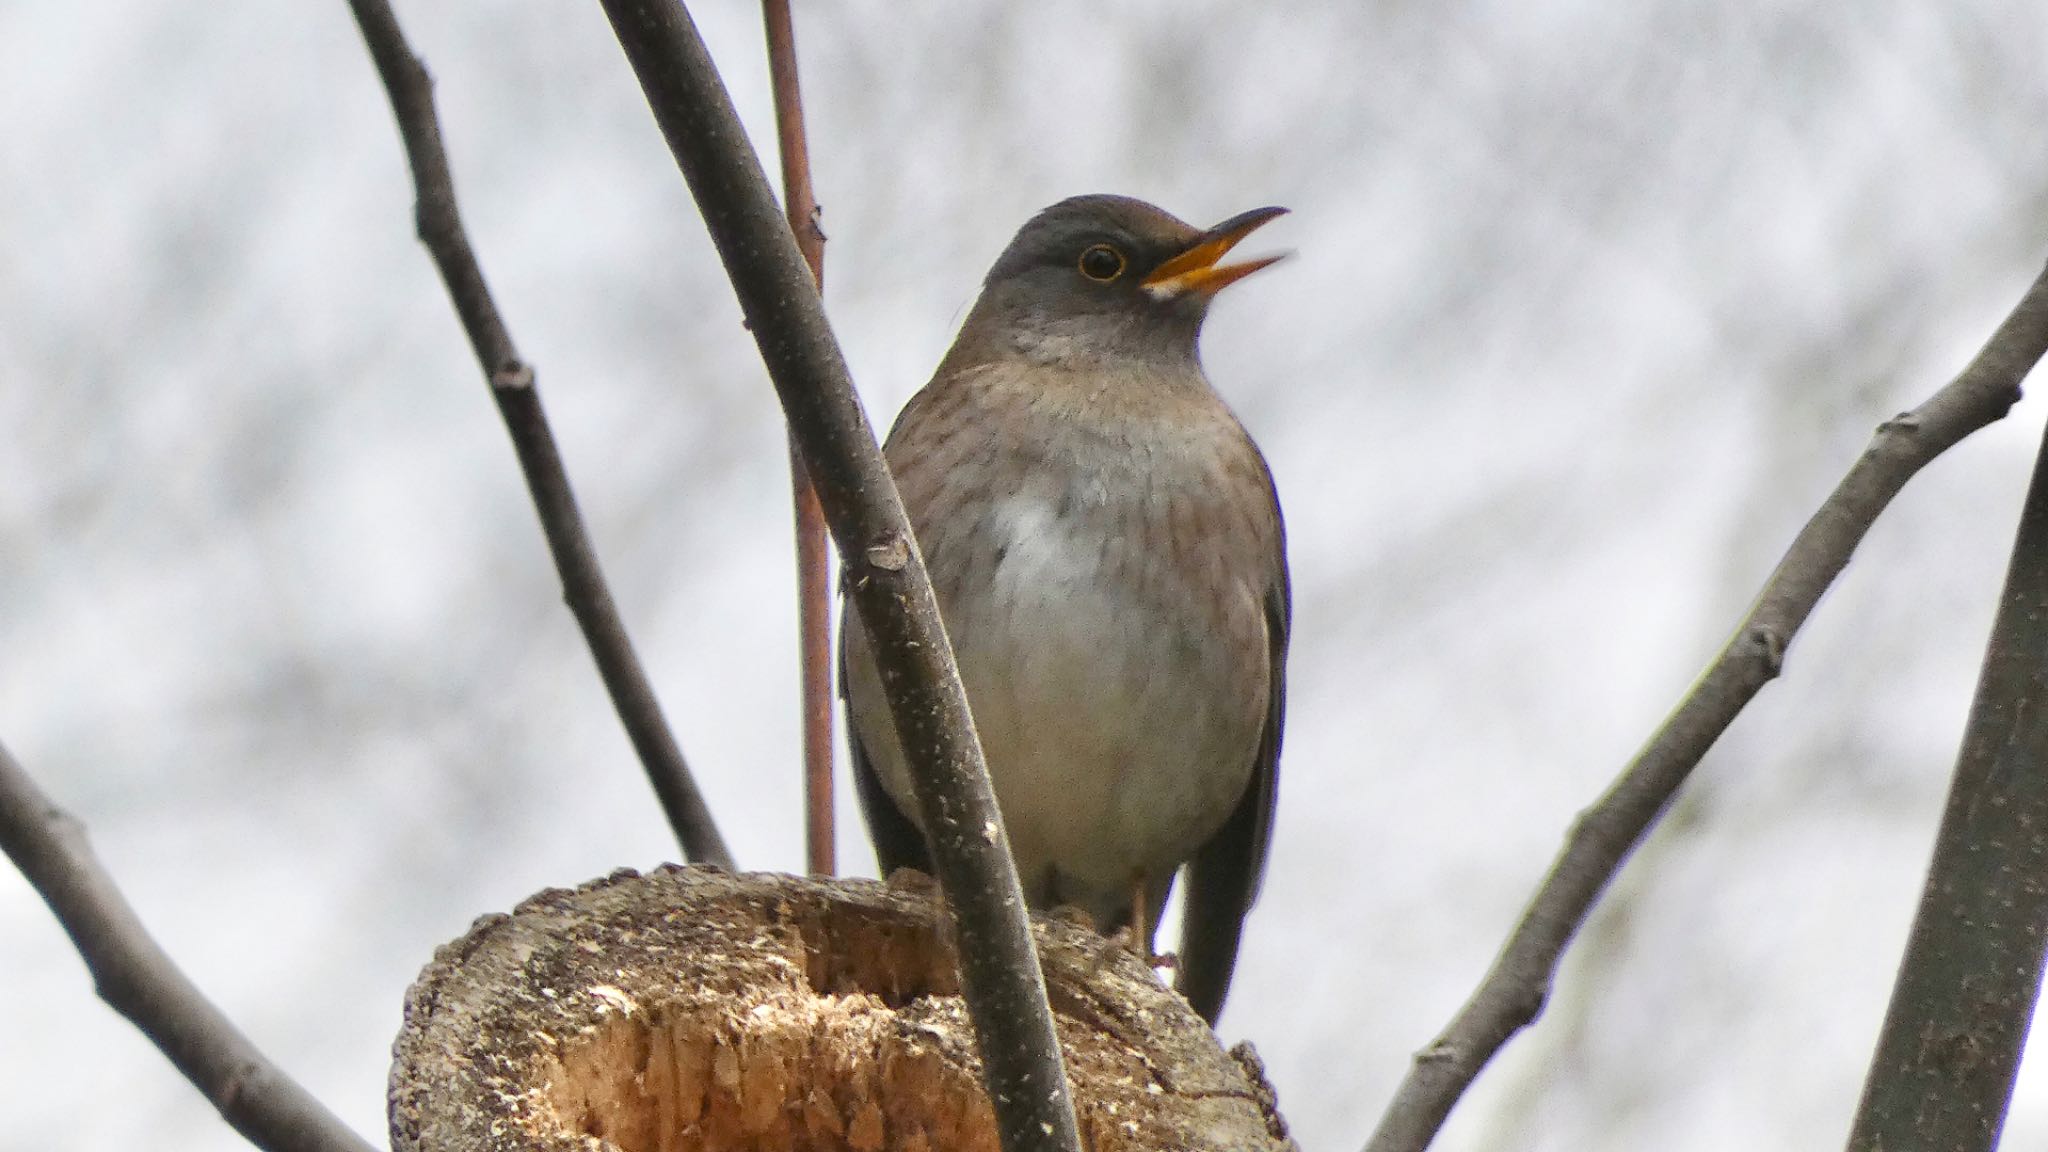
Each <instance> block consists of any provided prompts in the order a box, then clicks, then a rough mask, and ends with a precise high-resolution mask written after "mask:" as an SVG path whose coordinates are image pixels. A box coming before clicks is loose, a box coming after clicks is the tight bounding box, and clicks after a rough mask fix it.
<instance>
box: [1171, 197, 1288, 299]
mask: <svg viewBox="0 0 2048 1152" xmlns="http://www.w3.org/2000/svg"><path fill="white" fill-rule="evenodd" d="M1286 214H1287V209H1285V208H1254V209H1252V210H1251V211H1249V212H1240V213H1238V214H1237V215H1235V216H1232V217H1231V218H1230V219H1228V220H1225V221H1224V222H1223V223H1221V224H1218V225H1217V226H1215V227H1214V228H1211V229H1209V230H1208V231H1207V232H1204V233H1202V234H1201V235H1200V236H1199V237H1196V239H1195V243H1194V245H1193V246H1192V247H1190V248H1189V249H1188V250H1187V251H1185V252H1182V253H1181V254H1180V255H1178V256H1175V257H1174V258H1173V259H1171V260H1168V261H1167V262H1166V263H1164V264H1161V265H1160V266H1159V267H1157V268H1155V269H1153V271H1152V274H1151V275H1150V276H1147V277H1145V280H1144V287H1145V291H1146V292H1148V293H1150V294H1151V296H1152V297H1153V298H1154V299H1157V300H1170V299H1172V298H1174V297H1176V296H1186V295H1189V294H1194V295H1198V296H1214V295H1215V294H1216V293H1218V292H1221V291H1222V290H1223V289H1224V288H1225V287H1227V286H1229V285H1231V284H1235V283H1237V282H1238V281H1239V280H1242V279H1244V278H1245V277H1247V276H1249V275H1251V274H1252V273H1254V272H1257V271H1258V270H1259V269H1261V268H1264V267H1266V266H1267V265H1269V264H1273V263H1275V262H1277V261H1280V260H1284V259H1286V258H1287V253H1285V252H1282V253H1280V254H1279V255H1277V256H1261V257H1259V258H1258V259H1256V260H1246V261H1245V262H1243V263H1242V264H1224V263H1222V262H1221V261H1222V260H1223V256H1224V254H1225V253H1227V252H1229V251H1230V250H1231V249H1232V248H1235V247H1237V242H1238V241H1240V240H1242V239H1244V238H1245V237H1247V236H1249V235H1251V234H1252V232H1253V231H1254V230H1255V229H1257V228H1258V227H1259V226H1260V225H1261V224H1264V223H1266V222H1267V221H1268V220H1272V219H1273V218H1275V217H1278V216H1285V215H1286Z"/></svg>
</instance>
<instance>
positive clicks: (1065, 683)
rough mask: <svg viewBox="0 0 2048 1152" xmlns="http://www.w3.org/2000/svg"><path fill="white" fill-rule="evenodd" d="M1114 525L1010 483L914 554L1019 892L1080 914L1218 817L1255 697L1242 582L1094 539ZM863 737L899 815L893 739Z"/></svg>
mask: <svg viewBox="0 0 2048 1152" xmlns="http://www.w3.org/2000/svg"><path fill="white" fill-rule="evenodd" d="M1114 522H1115V521H1114V519H1113V518H1106V517H1103V516H1093V517H1091V516H1079V517H1073V516H1069V517H1061V516H1058V515H1056V514H1055V512H1054V509H1053V505H1052V503H1051V501H1050V500H1047V499H1043V498H1040V496H1038V495H1035V494H1032V493H1028V492H1020V493H1015V494H1012V495H1011V496H1010V497H1009V498H1007V500H1005V501H1004V502H1003V503H1001V504H1000V505H999V508H998V510H997V512H996V513H995V514H994V515H992V516H990V517H988V518H987V519H986V520H984V521H983V522H982V524H981V526H980V528H979V531H978V532H977V533H974V534H969V535H966V536H964V537H963V538H957V539H942V540H936V541H933V543H934V545H935V547H934V548H933V549H932V550H931V551H930V552H928V554H927V560H928V562H930V564H931V567H932V569H933V581H934V586H935V588H936V589H937V591H938V593H939V601H940V611H941V613H942V614H943V615H944V617H945V619H946V627H947V631H948V634H949V635H950V637H951V638H952V641H953V646H954V651H955V654H956V656H957V657H958V660H959V664H960V671H961V676H962V678H963V680H964V681H965V682H966V686H967V695H968V700H969V702H970V704H971V705H972V707H973V711H974V718H975V725H976V728H977V730H978V732H979V734H980V736H981V742H982V747H983V749H984V751H985V752H986V754H987V757H988V764H989V771H990V773H991V775H992V777H993V779H994V783H995V788H996V796H997V800H998V802H999V803H1000V804H1001V807H1002V811H1003V819H1004V823H1005V825H1006V827H1007V829H1008V831H1009V835H1010V842H1011V848H1012V851H1013V852H1014V854H1015V856H1016V859H1017V866H1018V872H1019V874H1020V876H1021V877H1022V879H1023V881H1024V885H1025V891H1026V893H1027V894H1028V895H1029V896H1030V898H1031V899H1032V900H1033V902H1034V903H1038V904H1043V903H1047V902H1049V901H1050V900H1053V899H1057V900H1058V901H1059V902H1063V903H1072V904H1076V905H1079V906H1080V907H1083V908H1086V909H1088V910H1089V911H1090V912H1091V913H1092V914H1094V915H1095V917H1096V918H1097V920H1098V921H1114V920H1116V919H1118V918H1120V915H1121V913H1122V912H1123V911H1124V910H1125V909H1127V908H1128V907H1129V901H1130V897H1131V891H1132V888H1131V885H1132V881H1133V880H1134V879H1135V878H1136V877H1137V876H1139V875H1140V874H1143V875H1145V876H1147V877H1149V878H1150V879H1151V880H1152V881H1153V882H1154V884H1155V885H1162V884H1163V882H1164V881H1165V880H1166V879H1167V878H1168V877H1169V876H1170V875H1171V874H1172V873H1173V871H1174V870H1175V869H1177V868H1178V867H1179V866H1180V865H1181V864H1182V863H1184V862H1185V861H1186V860H1187V859H1188V858H1189V857H1190V856H1192V855H1193V854H1194V853H1195V851H1196V850H1197V849H1198V848H1199V847H1200V846H1201V845H1202V844H1203V843H1204V842H1205V841H1206V840H1207V839H1208V838H1209V837H1210V836H1212V835H1214V834H1215V832H1216V830H1217V829H1218V828H1219V827H1220V826H1221V825H1222V823H1223V821H1224V819H1225V818H1226V817H1227V816H1228V815H1229V814H1230V812H1231V810H1232V808H1233V807H1234V806H1235V804H1236V803H1237V801H1238V799H1239V798H1240V797H1241V796H1242V795H1243V793H1244V789H1245V786H1246V784H1247V783H1248V782H1249V780H1250V778H1251V774H1252V769H1253V759H1254V756H1255V755H1256V752H1257V748H1258V743H1259V737H1260V732H1261V728H1262V726H1263V724H1264V721H1265V710H1266V701H1267V675H1268V670H1267V652H1268V644H1267V637H1266V631H1265V630H1266V622H1265V616H1264V609H1263V605H1262V603H1261V600H1260V597H1259V595H1258V593H1257V591H1256V589H1255V587H1254V585H1253V583H1252V580H1251V574H1249V573H1247V574H1241V575H1240V574H1236V573H1228V572H1225V571H1222V570H1221V569H1220V568H1219V567H1218V566H1216V565H1213V564H1210V565H1206V566H1205V565H1196V566H1195V567H1197V568H1198V569H1200V570H1202V571H1204V572H1206V573H1207V576H1206V578H1201V579H1196V580H1191V579H1188V578H1187V575H1188V574H1187V573H1186V572H1184V571H1182V570H1181V569H1184V568H1185V567H1187V565H1186V564H1184V563H1183V564H1180V565H1172V564H1168V563H1167V558H1166V557H1165V556H1163V555H1158V554H1148V553H1147V552H1145V551H1143V550H1140V549H1137V548H1134V547H1122V546H1113V547H1105V544H1106V542H1107V540H1108V539H1109V536H1110V533H1109V532H1108V531H1106V530H1105V525H1106V524H1110V523H1114ZM1125 538H1126V537H1124V536H1123V535H1121V534H1119V536H1118V539H1119V540H1122V539H1125ZM1219 584H1220V587H1219V586H1218V585H1219ZM865 647H866V646H865V644H862V643H859V641H858V640H856V646H855V648H854V650H853V651H852V652H851V653H850V656H851V657H852V659H850V660H849V663H848V674H849V680H848V689H849V695H850V698H851V704H852V711H853V713H854V715H855V717H856V723H857V724H859V723H860V719H861V718H864V717H867V718H880V717H884V716H886V714H887V713H886V706H885V705H884V704H883V702H882V700H881V693H880V687H879V683H878V681H877V679H876V677H875V675H874V672H873V669H872V667H871V665H869V663H868V660H867V656H866V652H865ZM875 727H878V725H876V724H874V723H872V722H870V723H867V724H865V725H861V735H862V740H863V747H865V748H867V749H868V751H869V753H870V755H871V756H872V758H873V761H874V766H875V768H876V769H877V771H878V773H879V774H880V776H881V779H882V782H883V785H884V787H885V788H886V789H887V790H888V792H889V794H890V795H891V797H892V798H894V799H895V800H896V802H897V805H898V807H900V808H901V809H902V810H903V811H904V812H905V813H906V814H908V815H911V816H912V817H913V819H914V818H915V815H916V811H917V808H916V804H915V802H914V800H913V798H912V795H911V791H910V782H909V776H908V772H907V769H906V768H905V766H904V763H903V759H902V755H901V753H900V751H899V749H898V746H897V743H896V741H895V739H894V733H893V731H889V732H886V733H878V732H874V731H872V729H873V728H875Z"/></svg>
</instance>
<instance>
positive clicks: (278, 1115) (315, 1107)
mask: <svg viewBox="0 0 2048 1152" xmlns="http://www.w3.org/2000/svg"><path fill="white" fill-rule="evenodd" d="M0 850H4V851H5V852H6V853H7V856H8V858H9V859H11V860H13V861H14V865H15V867H17V868H19V869H21V874H22V875H23V876H26V877H27V878H28V882H29V883H30V884H31V885H33V886H34V887H35V890H36V892H37V893H38V894H39V895H41V896H42V898H43V901H44V902H45V903H47V904H48V905H49V906H50V911H51V912H54V913H56V916H57V920H58V921H59V922H60V923H62V924H63V925H64V931H66V932H68V933H70V935H71V941H72V943H73V944H74V945H76V946H77V948H78V954H79V955H80V956H82V957H84V958H85V966H86V967H87V968H88V969H90V970H91V972H92V979H93V986H94V988H95V989H96V990H97V991H98V992H99V995H100V999H102V1000H105V1001H106V1002H107V1004H108V1006H110V1007H112V1008H113V1009H114V1011H116V1012H119V1013H120V1014H121V1015H123V1016H125V1017H127V1018H128V1020H129V1021H130V1022H131V1023H133V1024H134V1025H135V1026H136V1027H137V1028H139V1029H141V1030H142V1034H143V1035H145V1036H147V1037H149V1039H150V1041H151V1042H152V1043H154V1044H155V1045H156V1046H157V1047H158V1048H160V1049H162V1050H163V1054H164V1055H165V1056H167V1057H169V1058H170V1061H171V1063H172V1064H174V1065H176V1066H177V1068H178V1071H180V1072H182V1073H184V1075H185V1079H187V1080H190V1081H191V1082H192V1085H193V1086H194V1087H196V1088H198V1089H199V1090H200V1091H201V1092H202V1093H204V1094H205V1095H206V1098H207V1099H208V1100H209V1101H212V1103H213V1106H214V1107H215V1108H216V1109H218V1110H219V1111H220V1114H221V1118H222V1119H224V1120H226V1121H227V1122H228V1123H229V1124H230V1125H231V1126H233V1128H234V1130H235V1131H237V1132H240V1133H241V1134H242V1135H243V1136H244V1137H245V1138H247V1139H248V1141H249V1142H250V1143H251V1144H254V1145H256V1146H257V1147H258V1148H264V1149H268V1150H269V1152H370V1145H369V1144H367V1143H365V1142H364V1141H363V1139H362V1138H361V1137H359V1136H357V1135H356V1134H355V1133H353V1132H351V1131H349V1129H348V1126H347V1125H345V1124H343V1123H342V1122H341V1121H340V1120H339V1119H337V1118H336V1117H335V1115H334V1114H333V1113H332V1112H329V1111H328V1110H327V1109H326V1107H325V1106H323V1105H322V1104H321V1103H320V1102H319V1101H318V1100H315V1099H314V1098H313V1097H312V1095H311V1094H309V1093H308V1092H307V1091H306V1090H305V1089H304V1088H302V1087H300V1086H299V1084H298V1082H297V1081H295V1080H293V1079H292V1078H291V1077H290V1076H288V1075H286V1074H285V1072H284V1070H283V1069H281V1068H279V1067H278V1066H277V1065H275V1064H273V1063H271V1062H270V1059H269V1058H268V1057H266V1056H264V1055H263V1053H261V1052H259V1051H257V1050H256V1046H255V1045H254V1044H251V1043H250V1042H249V1038H248V1037H247V1036H244V1035H242V1033H241V1031H240V1030H239V1029H237V1028H236V1027H235V1025H234V1022H233V1021H231V1020H229V1019H228V1018H227V1017H226V1016H225V1015H223V1014H222V1012H221V1010H220V1009H219V1008H217V1007H215V1006H214V1005H213V1004H212V1003H211V1002H210V1001H208V1000H207V999H206V996H205V994H204V993H202V992H200V991H199V989H198V988H197V987H196V986H194V985H193V983H192V981H191V980H190V979H189V978H187V977H186V975H185V974H184V973H183V972H180V971H179V970H178V966H177V965H176V964H174V963H172V962H171V958H170V957H169V956H166V955H165V954H164V951H163V949H162V948H160V947H158V946H157V943H156V941H155V940H153V939H151V938H150V935H149V931H148V929H145V928H144V927H143V926H142V921H141V920H140V919H139V918H137V916H136V915H135V909H133V908H131V907H129V905H128V901H127V900H126V899H124V898H123V897H122V895H121V890H120V889H119V888H117V887H115V885H114V881H113V878H112V877H110V876H108V875H107V873H106V870H105V869H104V868H102V867H101V866H100V862H99V860H98V859H97V858H96V857H95V856H94V855H93V851H92V846H91V845H90V844H88V843H87V842H86V838H85V827H84V826H83V825H82V824H80V823H79V822H78V820H77V819H76V818H74V817H73V816H71V815H70V814H69V813H67V812H65V811H63V810H62V809H60V808H58V807H57V806H56V804H55V803H53V802H52V801H51V800H50V798H49V797H48V796H46V795H44V794H43V791H42V790H41V789H40V788H38V787H36V783H35V781H34V780H31V779H30V778H29V775H28V772H27V771H26V770H24V769H23V768H22V766H21V765H20V764H18V763H16V762H15V760H14V757H13V756H12V755H10V754H9V753H8V751H7V749H6V748H5V747H4V746H0Z"/></svg>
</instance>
